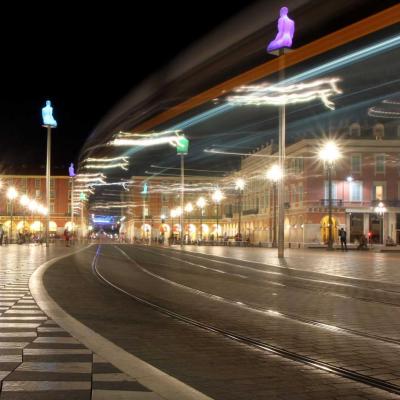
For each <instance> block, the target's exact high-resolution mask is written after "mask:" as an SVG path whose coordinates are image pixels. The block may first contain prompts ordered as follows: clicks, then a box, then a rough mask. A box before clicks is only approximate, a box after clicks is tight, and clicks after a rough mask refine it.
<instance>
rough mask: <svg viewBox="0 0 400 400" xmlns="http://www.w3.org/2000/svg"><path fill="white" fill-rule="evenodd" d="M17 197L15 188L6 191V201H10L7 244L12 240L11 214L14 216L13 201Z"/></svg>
mask: <svg viewBox="0 0 400 400" xmlns="http://www.w3.org/2000/svg"><path fill="white" fill-rule="evenodd" d="M17 197H18V192H17V190H16V189H15V187H13V186H11V187H9V188H8V189H7V199H8V200H9V201H10V238H9V242H10V243H12V239H13V214H14V200H15V199H16V198H17Z"/></svg>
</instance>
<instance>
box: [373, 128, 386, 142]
mask: <svg viewBox="0 0 400 400" xmlns="http://www.w3.org/2000/svg"><path fill="white" fill-rule="evenodd" d="M372 131H373V135H374V137H375V139H376V140H380V139H383V137H384V136H385V127H384V126H383V125H382V124H375V125H374V127H373V128H372Z"/></svg>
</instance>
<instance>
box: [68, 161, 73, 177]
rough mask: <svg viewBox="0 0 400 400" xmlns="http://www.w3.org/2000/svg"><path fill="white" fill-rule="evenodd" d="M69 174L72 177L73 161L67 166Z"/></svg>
mask: <svg viewBox="0 0 400 400" xmlns="http://www.w3.org/2000/svg"><path fill="white" fill-rule="evenodd" d="M68 172H69V176H70V177H71V178H73V177H74V176H75V170H74V163H71V165H70V166H69V168H68Z"/></svg>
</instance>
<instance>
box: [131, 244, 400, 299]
mask: <svg viewBox="0 0 400 400" xmlns="http://www.w3.org/2000/svg"><path fill="white" fill-rule="evenodd" d="M135 248H137V249H140V250H141V251H143V252H147V253H149V254H153V255H159V254H158V253H156V252H154V251H151V250H148V249H147V248H145V247H144V246H135ZM162 251H167V252H169V251H172V252H174V253H178V254H183V255H185V256H187V257H192V258H199V259H203V260H207V261H210V262H214V263H220V264H226V265H228V266H230V267H236V268H239V269H244V270H249V271H252V272H256V273H260V274H267V275H273V276H280V277H284V278H285V279H288V280H299V281H304V282H309V283H317V284H326V285H332V286H336V287H348V288H353V289H358V290H362V291H366V292H368V291H370V292H375V293H380V294H392V295H398V296H400V292H397V291H392V290H385V289H380V288H369V287H364V286H359V285H354V284H346V283H341V282H332V281H326V280H317V279H312V278H304V277H299V276H294V275H288V274H285V273H280V272H273V271H265V270H260V269H257V268H252V267H249V266H245V265H240V264H235V263H229V262H226V261H220V260H215V259H213V258H212V259H210V258H207V257H201V256H197V255H192V254H188V253H187V252H184V253H181V252H179V251H177V250H170V249H168V250H166V249H162ZM166 257H169V258H171V259H175V260H176V261H180V262H183V263H186V264H189V265H192V266H199V267H201V268H203V269H209V270H211V269H212V268H209V267H204V266H202V265H201V264H196V263H193V262H191V261H188V260H185V259H183V258H179V257H172V256H170V255H167V256H166ZM246 262H249V263H250V261H246ZM265 266H267V267H273V268H281V267H276V266H273V265H268V264H265ZM224 273H226V274H227V275H229V274H230V273H229V272H224ZM230 275H234V274H230ZM236 275H239V274H236ZM240 275H241V274H240ZM241 276H242V277H243V275H241ZM246 278H247V279H249V278H248V277H246ZM265 283H266V284H269V285H272V286H281V287H293V288H296V289H301V290H307V291H310V292H313V293H322V292H323V293H324V294H328V295H330V296H334V297H340V298H345V299H355V300H359V301H363V302H367V303H377V304H383V305H387V306H392V307H400V302H399V303H395V302H392V301H385V300H377V299H373V298H369V297H365V296H357V295H350V294H343V293H337V292H334V291H333V290H332V289H329V288H323V289H321V288H312V287H308V286H301V285H296V284H294V283H291V282H286V283H281V282H274V281H269V280H267V281H266V282H265ZM399 301H400V298H399Z"/></svg>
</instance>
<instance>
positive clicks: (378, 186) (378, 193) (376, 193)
mask: <svg viewBox="0 0 400 400" xmlns="http://www.w3.org/2000/svg"><path fill="white" fill-rule="evenodd" d="M372 197H373V200H384V199H385V185H384V184H383V183H374V185H373V193H372Z"/></svg>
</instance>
